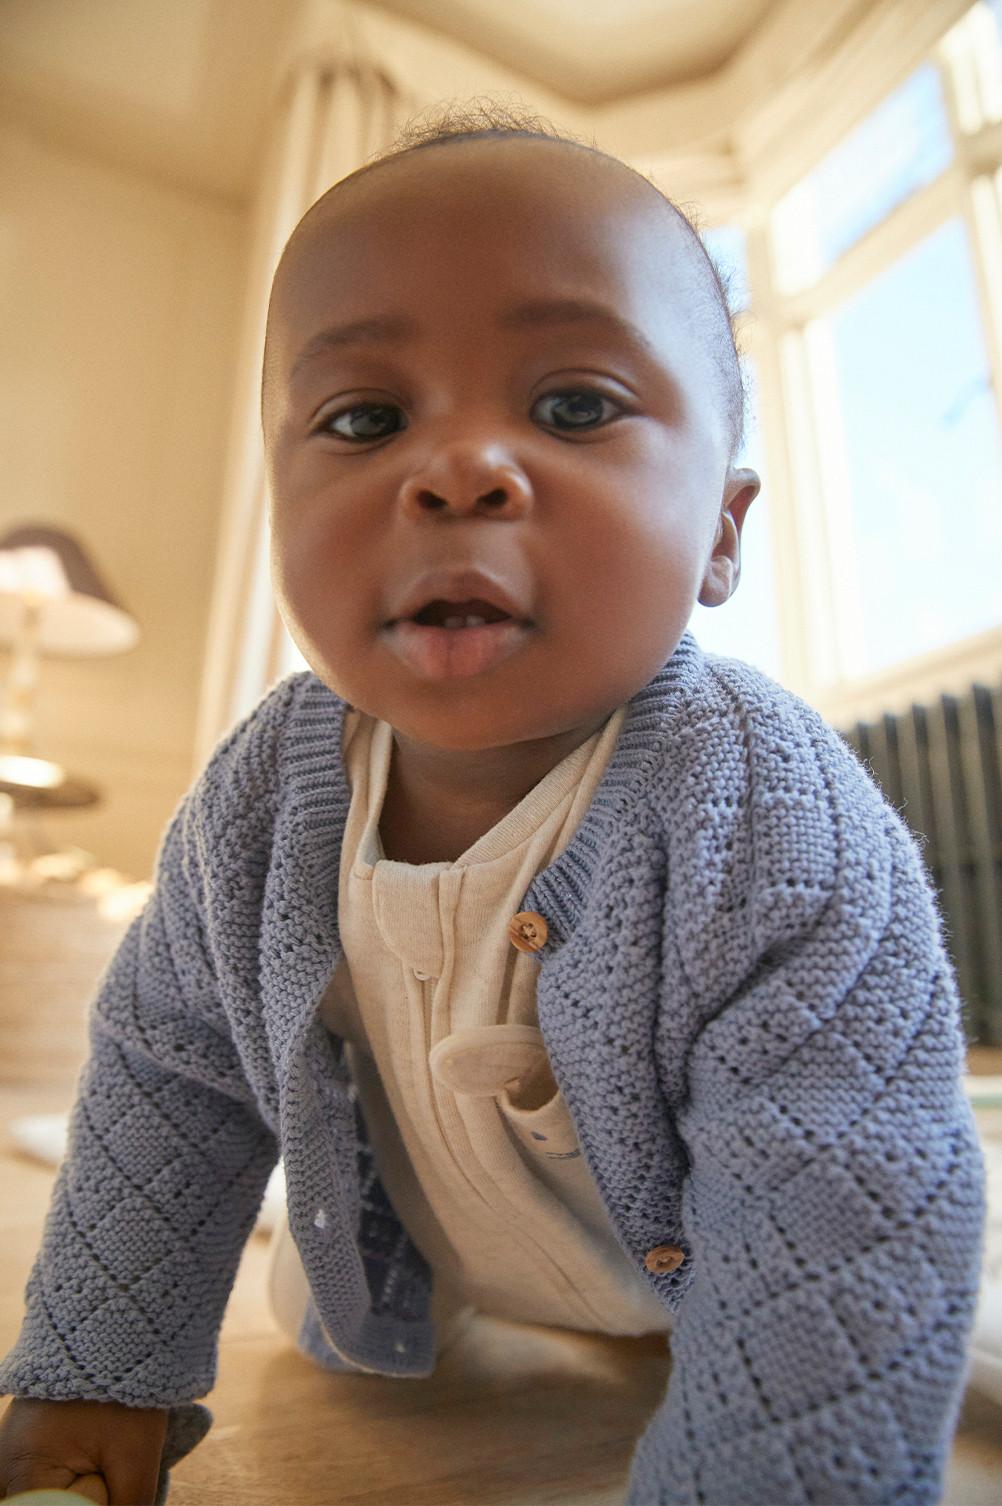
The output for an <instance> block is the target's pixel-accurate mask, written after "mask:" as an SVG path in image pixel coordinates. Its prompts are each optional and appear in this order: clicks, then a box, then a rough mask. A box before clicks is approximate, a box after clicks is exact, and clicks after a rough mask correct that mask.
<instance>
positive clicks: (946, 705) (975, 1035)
mask: <svg viewBox="0 0 1002 1506" xmlns="http://www.w3.org/2000/svg"><path fill="white" fill-rule="evenodd" d="M839 732H840V735H841V736H842V737H843V738H844V739H845V741H846V742H847V743H848V744H849V746H850V747H851V748H853V749H854V750H855V752H856V753H857V754H858V755H859V757H860V758H861V759H862V761H863V763H864V764H865V765H866V767H867V768H868V769H869V770H870V772H871V773H872V774H873V776H874V778H875V779H876V781H877V783H878V784H879V785H880V787H881V789H882V790H883V792H884V794H885V795H886V796H887V799H888V800H889V801H890V803H891V804H892V805H893V806H894V808H895V809H896V810H897V811H898V813H899V815H900V816H901V818H902V820H903V821H904V822H905V823H906V824H907V825H908V827H909V828H910V830H911V831H912V832H913V833H914V834H915V836H916V837H917V838H918V841H919V846H920V848H921V850H922V855H923V858H924V860H925V863H926V867H927V869H928V871H929V874H930V876H931V878H932V881H933V884H934V886H935V889H936V892H937V895H938V897H939V904H940V910H941V912H942V914H943V920H944V929H945V939H946V942H947V947H948V950H949V952H950V955H951V957H952V959H953V963H954V966H955V967H956V969H957V981H958V983H959V986H960V993H961V997H962V999H963V1003H964V1012H963V1020H964V1029H965V1031H966V1034H967V1039H968V1041H969V1043H970V1044H972V1045H973V1044H975V1043H976V1044H978V1045H982V1046H1002V685H1000V686H998V687H997V688H994V689H993V688H990V687H989V686H986V685H973V686H972V687H971V689H970V690H969V691H967V692H966V693H965V694H964V695H962V696H953V695H943V696H940V698H939V700H938V701H936V702H934V703H932V704H931V705H928V706H915V705H913V706H912V707H911V709H910V711H906V712H902V713H901V714H900V715H897V716H891V715H885V716H883V717H881V719H880V720H879V721H876V722H857V723H856V725H855V726H854V727H852V728H848V729H846V728H840V729H839Z"/></svg>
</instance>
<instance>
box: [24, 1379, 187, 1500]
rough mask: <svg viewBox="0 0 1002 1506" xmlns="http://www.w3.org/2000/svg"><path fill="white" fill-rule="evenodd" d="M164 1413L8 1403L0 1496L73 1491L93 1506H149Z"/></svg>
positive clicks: (97, 1404) (100, 1404) (102, 1405)
mask: <svg viewBox="0 0 1002 1506" xmlns="http://www.w3.org/2000/svg"><path fill="white" fill-rule="evenodd" d="M166 1433H167V1411H166V1409H165V1408H160V1407H124V1406H122V1405H121V1404H120V1403H119V1402H115V1401H35V1400H33V1399H32V1398H30V1397H25V1396H18V1397H15V1398H14V1400H13V1401H12V1402H11V1404H10V1406H9V1407H8V1408H7V1410H6V1412H5V1413H4V1415H3V1420H2V1421H0V1496H12V1495H16V1494H17V1493H18V1491H22V1490H44V1489H45V1488H46V1487H48V1488H49V1489H56V1490H75V1491H76V1493H77V1494H78V1495H81V1496H86V1497H87V1499H88V1500H90V1501H96V1502H98V1503H99V1506H153V1499H154V1497H155V1495H156V1489H157V1478H158V1476H159V1473H160V1455H161V1453H162V1452H163V1444H164V1438H165V1436H166Z"/></svg>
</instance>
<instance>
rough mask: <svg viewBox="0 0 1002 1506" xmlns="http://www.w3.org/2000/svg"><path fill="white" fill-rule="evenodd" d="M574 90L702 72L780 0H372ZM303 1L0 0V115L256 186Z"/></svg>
mask: <svg viewBox="0 0 1002 1506" xmlns="http://www.w3.org/2000/svg"><path fill="white" fill-rule="evenodd" d="M368 3H369V4H370V6H372V8H373V9H375V10H378V11H380V12H382V13H384V14H386V13H392V14H394V15H396V16H398V17H400V18H401V19H403V20H405V21H407V22H409V23H411V24H414V23H421V24H426V25H427V26H428V27H429V28H432V29H433V30H435V31H437V32H438V33H440V34H444V35H446V36H448V37H450V38H452V39H453V40H454V41H457V42H461V43H463V44H465V45H467V46H469V47H473V48H475V49H476V50H477V51H478V52H480V53H482V54H486V55H487V56H490V57H493V58H494V59H495V60H496V61H497V62H499V63H500V64H502V65H503V66H505V67H506V68H508V69H512V70H514V71H516V72H518V73H521V74H522V75H524V76H525V77H527V78H528V79H530V80H535V81H537V82H538V83H540V84H541V85H544V86H545V87H546V89H547V90H548V91H550V92H551V93H553V92H555V93H557V94H563V95H564V96H565V97H566V98H568V99H569V100H575V101H577V102H579V103H582V104H588V105H592V104H597V103H599V102H602V101H608V100H610V99H616V98H621V97H623V96H626V95H629V94H631V93H636V92H637V91H640V90H647V89H652V88H655V87H657V86H658V85H671V84H677V83H680V82H681V81H683V80H685V81H692V80H694V79H697V78H700V77H704V76H705V75H707V74H708V73H711V72H713V71H714V70H716V69H718V68H719V67H721V66H722V65H723V64H724V63H725V62H726V61H727V59H728V58H730V57H732V56H733V54H734V53H735V51H736V50H737V49H739V48H740V47H741V46H742V44H743V43H744V42H745V41H746V40H747V39H748V37H749V34H750V33H751V32H752V31H753V29H754V28H755V27H756V26H757V25H759V24H760V22H761V21H762V20H763V18H764V17H765V16H766V15H767V13H769V12H770V11H773V10H774V9H776V7H777V0H368ZM299 8H300V6H299V0H86V3H84V4H80V3H74V0H3V3H2V4H0V119H3V118H6V119H8V120H13V121H15V122H20V123H22V124H25V125H28V126H29V127H30V128H32V129H33V130H35V131H42V132H44V133H48V134H49V135H52V136H55V137H57V138H58V139H59V140H60V141H62V142H63V143H64V144H65V143H70V144H72V145H73V146H75V147H77V148H79V149H80V150H83V151H86V152H89V153H92V154H95V155H98V156H103V157H105V158H107V159H109V160H112V161H117V162H119V163H124V164H127V165H133V166H136V167H138V168H140V169H142V170H143V171H146V172H155V173H157V174H158V175H160V176H162V177H165V178H167V179H169V180H170V179H172V180H174V181H176V182H177V183H178V184H179V185H181V186H184V187H186V188H192V187H194V188H198V189H201V190H203V191H205V192H208V193H212V194H216V195H220V196H223V197H225V198H230V199H234V200H240V201H243V200H245V199H246V198H248V197H249V195H250V194H251V193H252V191H253V186H254V182H255V176H256V172H257V165H258V162H259V160H260V149H261V140H262V135H263V132H264V129H265V124H266V119H267V108H268V100H269V94H270V86H271V81H272V77H273V71H274V67H275V59H276V57H278V56H279V55H280V54H281V52H282V49H283V48H284V46H285V45H286V43H287V42H288V40H289V38H290V36H291V34H292V31H293V28H294V26H295V25H296V19H297V14H298V12H299Z"/></svg>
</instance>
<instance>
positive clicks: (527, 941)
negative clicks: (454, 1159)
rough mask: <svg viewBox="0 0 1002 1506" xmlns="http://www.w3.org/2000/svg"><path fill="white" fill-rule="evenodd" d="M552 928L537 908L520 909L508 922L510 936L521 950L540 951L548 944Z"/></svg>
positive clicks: (513, 943)
mask: <svg viewBox="0 0 1002 1506" xmlns="http://www.w3.org/2000/svg"><path fill="white" fill-rule="evenodd" d="M549 934H550V928H549V926H548V925H547V924H546V921H545V920H544V919H543V917H542V916H541V915H537V914H536V912H535V910H520V911H519V912H518V914H517V915H513V916H512V918H511V920H510V921H509V922H508V937H509V940H510V941H511V944H512V946H517V947H518V949H519V951H520V952H538V951H540V950H541V949H542V948H543V947H544V946H545V945H546V938H547V936H549Z"/></svg>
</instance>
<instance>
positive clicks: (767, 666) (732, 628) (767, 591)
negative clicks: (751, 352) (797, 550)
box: [689, 361, 781, 680]
mask: <svg viewBox="0 0 1002 1506" xmlns="http://www.w3.org/2000/svg"><path fill="white" fill-rule="evenodd" d="M745 379H746V381H747V383H748V408H749V413H748V424H747V433H748V438H747V439H746V441H745V444H744V447H743V448H742V450H741V452H740V453H739V455H738V457H737V462H736V463H737V464H738V465H749V466H751V467H752V469H753V470H755V471H758V473H759V475H760V476H761V475H762V464H761V460H760V458H759V454H760V451H759V435H758V424H757V422H756V416H755V415H756V412H757V408H758V403H757V395H756V386H755V372H754V368H753V367H752V366H751V364H750V363H749V362H747V361H746V362H745ZM762 479H763V486H762V490H761V492H760V493H759V494H758V496H757V497H756V498H755V501H754V502H753V503H752V505H751V507H750V508H749V509H748V513H747V516H746V518H745V523H744V527H743V529H742V530H741V577H740V579H739V581H738V584H737V589H736V591H735V592H734V595H733V596H732V597H731V599H730V601H725V602H724V604H723V606H720V607H704V606H700V605H699V603H698V602H697V603H696V606H695V608H694V610H693V614H692V617H691V618H690V620H689V627H690V628H691V629H692V632H693V633H694V635H695V637H696V641H697V642H698V644H699V646H700V648H703V649H705V650H706V651H707V653H711V654H727V655H729V656H730V657H731V658H735V659H743V660H744V661H745V663H746V664H753V665H754V666H755V667H756V668H757V669H761V670H763V671H764V673H765V674H767V675H771V676H772V678H773V679H774V680H779V679H780V678H781V666H780V657H779V633H778V624H777V621H776V607H775V601H776V590H775V583H774V580H773V571H772V540H771V538H770V532H769V511H768V508H769V496H768V487H767V486H766V485H765V477H764V476H763V478H762Z"/></svg>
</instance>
